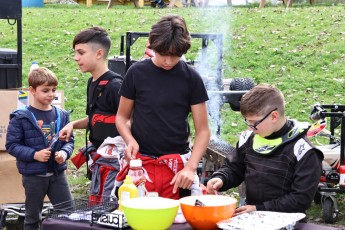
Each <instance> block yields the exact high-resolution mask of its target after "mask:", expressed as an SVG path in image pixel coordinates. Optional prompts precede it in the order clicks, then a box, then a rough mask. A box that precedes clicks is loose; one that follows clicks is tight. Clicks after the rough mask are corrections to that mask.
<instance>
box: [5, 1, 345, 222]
mask: <svg viewBox="0 0 345 230" xmlns="http://www.w3.org/2000/svg"><path fill="white" fill-rule="evenodd" d="M168 14H179V15H181V16H183V17H184V18H185V19H186V21H187V24H188V27H189V30H190V32H192V33H221V34H223V77H224V78H233V77H250V78H253V79H254V81H255V82H256V83H264V82H266V83H271V84H275V85H277V86H278V87H279V88H280V89H281V90H282V92H283V93H284V95H285V97H286V108H287V116H288V117H291V118H294V119H297V120H300V121H309V119H308V115H309V112H310V107H311V106H312V105H313V104H315V103H317V102H319V103H323V104H334V103H336V104H345V93H344V88H345V80H344V79H345V46H344V43H345V8H344V5H341V4H335V5H330V4H318V5H314V6H309V5H305V4H300V5H298V4H295V5H294V6H293V7H292V8H290V9H288V10H287V9H285V8H284V7H282V6H281V5H278V6H275V7H273V6H272V7H270V6H268V7H265V8H264V9H259V8H258V7H257V5H250V6H246V7H232V8H231V7H218V8H216V7H209V8H203V9H201V8H180V9H152V8H150V7H144V8H142V9H136V8H134V7H133V6H115V7H114V8H112V9H110V10H107V9H106V6H105V5H94V6H93V7H91V8H87V7H85V6H83V5H80V6H74V5H54V4H46V5H45V6H44V7H43V8H23V16H22V23H23V35H22V36H23V86H24V87H26V86H27V73H28V71H29V67H30V64H31V62H32V61H37V62H38V63H39V64H40V66H45V67H48V68H50V69H51V70H52V71H53V72H55V73H56V74H57V76H58V77H59V86H58V87H59V89H62V90H64V91H65V96H66V102H65V108H66V109H68V110H69V109H73V110H74V112H73V113H72V115H71V116H72V117H71V119H78V118H82V117H84V116H85V101H86V94H85V92H86V82H87V78H88V77H89V75H88V74H83V73H81V72H80V71H79V69H78V66H77V65H76V63H75V62H74V60H73V50H72V40H73V38H74V36H75V35H76V34H77V33H78V32H79V31H80V30H81V29H84V28H86V27H91V26H96V25H97V26H102V27H104V28H106V29H107V30H108V31H109V34H110V36H111V39H112V41H113V45H112V49H111V52H110V55H111V56H114V55H119V52H120V36H121V35H124V34H125V32H126V31H135V32H148V31H149V30H150V27H151V25H152V24H153V23H155V22H156V21H157V20H158V19H159V18H160V17H161V16H163V15H168ZM144 43H145V40H144V39H143V40H142V41H138V44H139V45H137V43H136V45H135V46H134V47H133V49H132V55H133V58H134V59H138V58H139V57H141V55H142V54H143V52H144V49H143V47H144ZM140 44H142V45H140ZM200 46H201V45H200V42H198V41H196V42H194V43H193V47H192V49H191V52H190V53H188V54H187V55H186V57H187V59H193V58H195V56H196V55H197V54H198V51H199V48H200ZM0 47H2V48H12V49H16V25H10V24H8V23H7V21H6V20H1V21H0ZM309 122H310V121H309ZM245 128H246V127H245V125H244V123H243V122H242V118H241V116H240V114H239V113H237V112H234V111H232V110H231V109H230V107H229V106H228V105H224V106H223V107H222V125H221V137H222V139H224V140H226V141H228V142H230V143H231V144H233V145H234V144H235V143H236V141H237V137H238V134H239V132H240V131H241V130H243V129H245ZM76 137H77V143H76V148H75V149H76V151H77V149H78V148H80V147H81V146H82V145H83V143H84V135H83V132H76ZM83 173H84V172H75V171H74V170H72V169H71V170H70V174H69V175H70V183H71V185H73V188H74V194H75V195H78V194H79V195H80V194H81V193H84V192H85V191H86V189H87V188H88V185H87V184H86V185H85V183H86V180H85V178H84V177H83ZM339 201H340V202H339V203H340V204H339V205H340V206H339V210H340V220H339V222H338V223H339V224H345V221H344V210H345V206H344V199H343V197H342V196H339ZM308 216H309V217H313V218H320V216H321V209H320V206H316V205H315V206H313V207H312V208H311V209H310V211H309V212H308Z"/></svg>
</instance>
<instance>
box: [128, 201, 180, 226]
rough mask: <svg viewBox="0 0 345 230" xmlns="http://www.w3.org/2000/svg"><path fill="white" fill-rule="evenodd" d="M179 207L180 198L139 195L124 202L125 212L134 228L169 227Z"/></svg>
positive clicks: (129, 223)
mask: <svg viewBox="0 0 345 230" xmlns="http://www.w3.org/2000/svg"><path fill="white" fill-rule="evenodd" d="M178 208H179V201H178V200H173V199H168V198H162V197H139V198H132V199H128V200H124V201H123V202H122V209H123V212H124V214H125V217H126V219H127V222H128V225H129V226H130V227H131V228H132V229H143V230H145V229H147V230H156V229H157V230H158V229H168V228H169V227H170V226H171V225H172V223H173V222H174V219H175V217H176V215H177V211H178Z"/></svg>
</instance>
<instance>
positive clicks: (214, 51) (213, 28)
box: [196, 0, 230, 136]
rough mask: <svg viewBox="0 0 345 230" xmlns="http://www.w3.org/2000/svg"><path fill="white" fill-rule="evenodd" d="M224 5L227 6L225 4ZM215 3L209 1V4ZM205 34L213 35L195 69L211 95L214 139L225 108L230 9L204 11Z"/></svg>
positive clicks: (198, 57)
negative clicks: (224, 84) (225, 73)
mask: <svg viewBox="0 0 345 230" xmlns="http://www.w3.org/2000/svg"><path fill="white" fill-rule="evenodd" d="M224 1H225V4H226V0H224ZM211 2H213V1H210V3H211ZM213 4H221V1H220V0H219V1H217V2H213ZM201 10H202V18H203V19H204V20H203V22H202V23H203V30H204V32H203V33H205V34H212V35H214V36H212V39H209V41H208V43H207V44H206V48H204V49H203V48H201V49H200V50H199V52H198V54H197V56H196V60H197V61H196V62H197V63H196V69H197V71H198V72H199V73H200V75H201V76H202V78H203V80H204V83H205V86H206V89H207V91H208V96H209V101H208V102H207V110H208V114H209V121H210V122H209V123H210V128H211V133H212V135H217V136H219V134H220V127H221V125H222V121H221V109H222V106H223V101H222V95H221V94H220V92H221V91H223V81H222V78H223V68H224V67H223V64H224V63H223V53H224V52H225V47H224V45H223V43H224V41H227V42H229V41H228V40H227V39H226V38H227V35H228V34H229V28H230V25H229V23H227V22H229V20H224V19H226V18H229V16H230V15H229V8H228V7H214V6H209V7H205V8H202V9H201Z"/></svg>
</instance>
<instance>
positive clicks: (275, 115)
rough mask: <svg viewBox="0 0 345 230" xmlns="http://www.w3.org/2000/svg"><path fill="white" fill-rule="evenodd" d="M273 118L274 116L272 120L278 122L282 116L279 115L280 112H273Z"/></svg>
mask: <svg viewBox="0 0 345 230" xmlns="http://www.w3.org/2000/svg"><path fill="white" fill-rule="evenodd" d="M271 116H272V120H274V121H276V120H278V119H279V117H280V114H279V112H278V111H273V112H272V113H271Z"/></svg>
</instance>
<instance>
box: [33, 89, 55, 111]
mask: <svg viewBox="0 0 345 230" xmlns="http://www.w3.org/2000/svg"><path fill="white" fill-rule="evenodd" d="M29 90H30V92H31V94H32V96H33V98H34V100H33V106H34V107H35V108H37V109H42V110H44V109H47V108H50V105H51V104H52V102H53V100H54V99H55V94H56V86H53V85H51V86H48V85H47V84H44V85H40V86H37V87H36V89H34V88H33V87H31V86H30V87H29Z"/></svg>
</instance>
